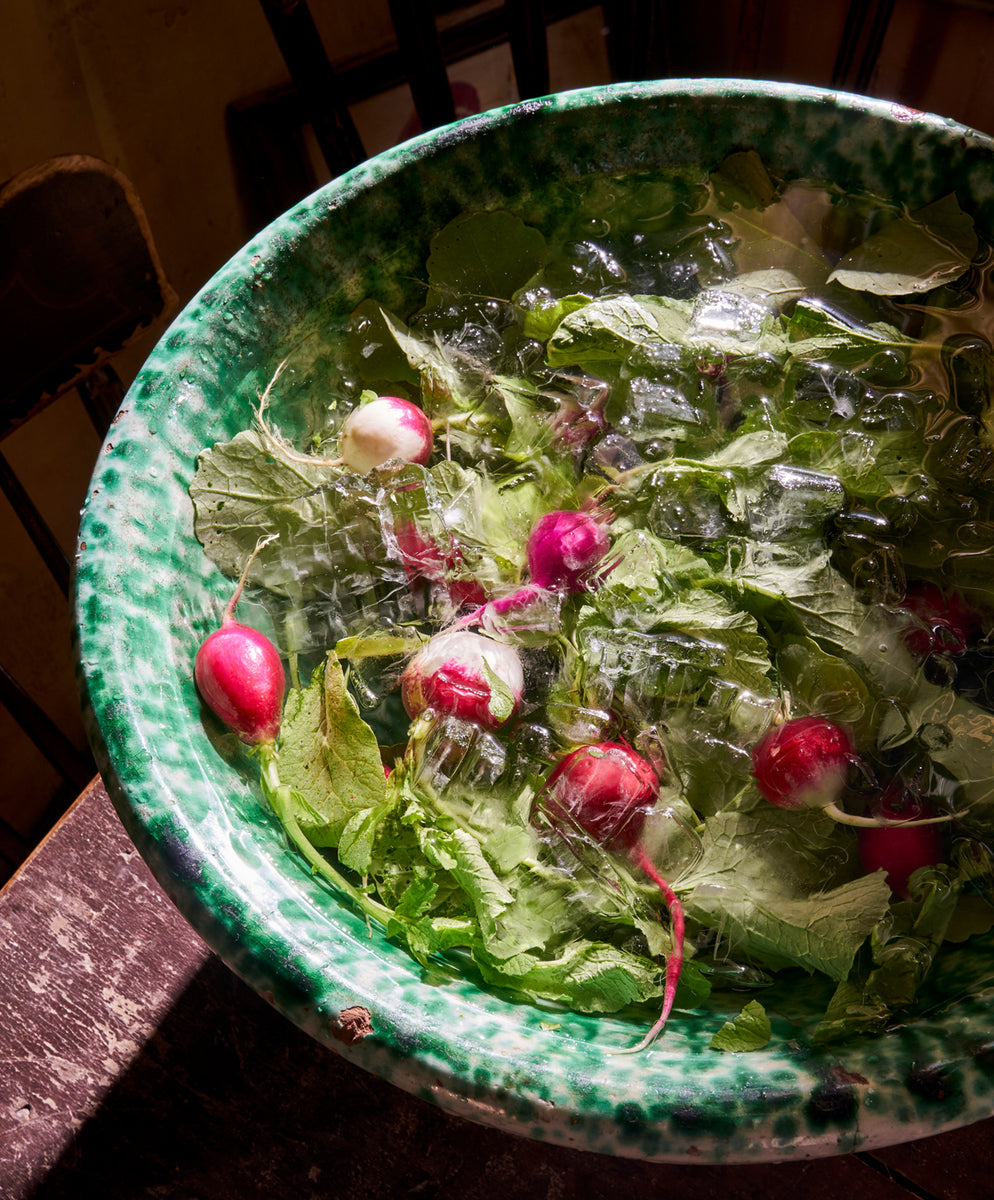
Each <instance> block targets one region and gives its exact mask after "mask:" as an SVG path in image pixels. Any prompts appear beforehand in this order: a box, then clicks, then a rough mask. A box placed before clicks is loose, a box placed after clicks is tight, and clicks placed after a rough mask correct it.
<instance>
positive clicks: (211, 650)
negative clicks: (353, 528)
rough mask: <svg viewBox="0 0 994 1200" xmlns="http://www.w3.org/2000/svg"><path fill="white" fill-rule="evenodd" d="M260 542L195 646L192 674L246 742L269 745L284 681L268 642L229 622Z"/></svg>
mask: <svg viewBox="0 0 994 1200" xmlns="http://www.w3.org/2000/svg"><path fill="white" fill-rule="evenodd" d="M270 541H272V538H267V539H265V540H263V541H261V542H260V543H259V544H258V545H257V546H256V548H255V550H254V551H253V553H252V555H251V557H250V558H249V560H248V562H247V563H246V564H245V567H244V570H243V571H242V574H241V578H240V579H239V580H238V584H237V586H236V587H235V591H234V594H233V595H232V597H231V599H230V600H229V601H228V603H227V605H226V606H225V609H224V612H223V614H222V616H221V624H220V626H219V627H218V628H217V629H215V630H214V632H213V633H212V634H210V635H209V636H208V637H207V638H205V639H204V641H203V642H202V643H201V644H200V647H199V649H198V650H197V654H196V658H195V659H194V663H193V678H194V680H195V682H196V684H197V688H198V689H199V691H200V694H201V696H203V698H204V701H205V703H206V704H207V706H208V708H210V710H211V711H212V712H213V713H214V714H215V715H216V716H218V717H220V718H221V720H222V721H223V722H224V723H225V725H227V726H228V728H229V729H230V730H232V731H233V732H234V733H237V734H238V736H239V737H240V738H241V739H242V741H243V742H247V743H248V744H249V745H250V746H259V745H273V744H274V743H275V742H276V738H277V736H278V735H279V731H280V717H281V715H282V710H283V692H284V689H285V687H286V679H285V676H284V674H283V660H282V659H281V658H280V654H279V651H278V650H277V649H276V647H275V646H274V645H273V643H272V642H271V641H270V640H269V638H267V637H266V635H265V634H263V633H260V632H259V631H258V630H257V629H252V628H251V627H250V626H248V625H242V624H241V623H240V622H238V621H236V620H235V605H237V603H238V601H239V598H240V597H241V594H242V591H243V589H244V587H245V580H246V579H247V578H248V573H249V568H250V567H251V566H252V563H253V561H254V559H255V556H256V555H257V554H258V553H259V551H260V550H261V549H262V548H263V546H265V545H268V543H269V542H270Z"/></svg>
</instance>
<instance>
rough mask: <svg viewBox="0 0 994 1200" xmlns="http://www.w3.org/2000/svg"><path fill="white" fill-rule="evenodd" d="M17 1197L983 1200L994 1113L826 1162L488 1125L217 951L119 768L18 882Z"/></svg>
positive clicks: (11, 984) (6, 932)
mask: <svg viewBox="0 0 994 1200" xmlns="http://www.w3.org/2000/svg"><path fill="white" fill-rule="evenodd" d="M0 961H2V971H0V1197H3V1200H28V1197H30V1198H31V1200H70V1198H71V1200H79V1198H85V1197H89V1196H99V1197H101V1200H136V1198H138V1197H150V1198H151V1197H155V1198H156V1200H191V1198H193V1197H208V1196H209V1197H210V1198H211V1200H229V1198H230V1200H236V1198H237V1200H253V1198H255V1197H265V1198H266V1200H291V1198H292V1200H305V1198H307V1200H309V1198H312V1197H313V1198H316V1197H336V1198H339V1200H367V1198H369V1200H379V1198H387V1197H407V1196H410V1197H420V1198H422V1200H425V1198H431V1197H436V1198H440V1197H459V1198H460V1200H493V1198H496V1197H499V1198H500V1200H536V1198H542V1197H548V1198H549V1200H558V1198H560V1197H569V1196H583V1197H589V1198H590V1200H608V1198H611V1200H614V1198H615V1197H616V1196H617V1195H618V1194H619V1192H621V1193H622V1194H624V1193H625V1192H627V1194H629V1195H634V1194H642V1195H646V1196H649V1195H661V1194H664V1193H665V1195H666V1196H667V1198H668V1200H709V1198H711V1197H713V1198H714V1200H719V1198H720V1200H781V1198H783V1200H793V1198H794V1197H795V1195H803V1196H804V1197H805V1198H806V1200H837V1198H838V1197H839V1196H843V1195H847V1194H851V1195H854V1196H859V1197H860V1198H861V1200H908V1197H910V1196H915V1197H918V1200H922V1198H923V1197H924V1198H925V1200H930V1198H936V1200H979V1198H980V1197H986V1196H987V1195H989V1194H990V1193H991V1180H990V1163H991V1159H992V1150H994V1121H990V1122H984V1123H982V1124H980V1125H975V1126H973V1127H971V1128H969V1129H964V1130H960V1131H958V1132H955V1133H951V1134H946V1135H943V1136H941V1137H937V1138H931V1139H928V1140H927V1141H923V1142H917V1143H912V1144H911V1145H909V1146H901V1147H895V1148H893V1149H891V1150H888V1151H881V1152H879V1153H876V1154H873V1155H850V1156H846V1157H839V1158H834V1159H827V1160H819V1161H814V1162H808V1163H786V1164H778V1165H769V1166H763V1165H758V1166H746V1167H705V1166H701V1167H695V1166H686V1167H684V1166H669V1165H653V1164H648V1163H642V1162H633V1161H628V1160H614V1159H608V1158H602V1157H599V1156H595V1155H590V1154H583V1153H577V1152H575V1151H570V1150H564V1149H560V1148H558V1147H555V1146H546V1145H542V1144H539V1143H532V1142H528V1141H524V1140H522V1139H519V1138H516V1137H513V1136H511V1135H508V1134H505V1133H502V1132H499V1131H497V1130H493V1129H486V1128H483V1127H479V1126H475V1125H470V1124H468V1123H465V1122H462V1121H460V1120H458V1119H457V1118H454V1117H451V1116H448V1115H447V1114H445V1113H443V1112H441V1111H439V1110H438V1109H435V1108H433V1107H431V1106H430V1105H428V1104H426V1103H424V1102H422V1101H420V1100H417V1099H414V1098H413V1097H411V1096H408V1095H406V1094H405V1093H403V1092H400V1091H398V1090H397V1089H396V1088H393V1087H391V1086H390V1085H388V1084H385V1083H383V1082H382V1081H381V1080H379V1079H376V1078H374V1077H372V1076H370V1075H367V1074H366V1073H365V1072H363V1071H360V1070H358V1069H357V1068H355V1067H354V1066H353V1065H352V1064H350V1063H348V1062H346V1061H345V1060H343V1059H340V1058H338V1057H337V1056H336V1055H334V1054H332V1053H331V1052H329V1051H326V1050H325V1049H323V1048H322V1047H320V1046H318V1045H317V1044H316V1043H314V1042H313V1041H311V1039H310V1038H308V1037H307V1036H306V1035H304V1034H302V1033H301V1032H300V1031H299V1030H297V1029H295V1028H294V1027H293V1026H291V1025H290V1024H289V1023H288V1022H287V1021H285V1020H284V1019H283V1018H282V1017H280V1016H279V1015H278V1014H277V1013H275V1012H274V1011H273V1010H272V1009H270V1008H269V1007H268V1005H266V1004H265V1003H264V1002H263V1001H262V1000H261V999H259V997H257V996H256V995H254V994H253V993H252V992H251V991H249V989H248V988H246V987H245V985H244V984H242V983H241V982H240V981H239V980H238V979H237V978H235V976H234V975H232V974H231V972H230V971H228V969H227V968H226V967H224V966H223V964H221V963H220V962H219V961H218V960H217V959H216V958H214V957H213V955H211V954H210V952H209V951H208V950H207V948H206V947H205V946H204V945H203V943H202V942H201V941H200V940H199V939H198V938H197V936H196V935H195V934H194V933H193V932H192V931H191V930H190V929H189V927H188V926H187V925H186V923H185V922H184V921H183V920H182V919H181V918H180V917H179V915H178V914H177V913H176V911H175V910H174V909H173V907H172V905H171V904H170V902H169V901H168V900H167V899H166V898H165V897H164V895H163V894H162V892H161V891H160V890H159V888H158V885H157V884H156V883H155V882H154V880H153V879H152V877H151V876H150V874H149V873H148V870H147V868H146V867H145V865H144V863H143V862H142V861H141V859H140V858H139V856H138V855H137V854H136V853H135V851H134V849H133V847H132V845H131V843H130V841H129V840H128V838H127V835H126V834H125V833H124V830H123V829H122V827H121V825H120V822H119V821H118V819H117V817H116V815H115V813H114V811H113V809H112V807H111V805H110V801H109V800H108V798H107V795H106V792H105V791H104V790H103V788H102V786H101V785H100V784H99V783H95V784H94V785H93V786H92V787H91V788H90V789H88V790H87V792H86V793H84V795H83V797H82V798H81V799H80V800H79V801H78V802H77V803H76V805H75V806H74V807H73V808H72V809H71V810H70V812H69V813H68V815H67V816H66V817H65V818H64V819H63V821H62V822H61V823H60V824H59V825H58V826H57V827H56V829H55V830H54V831H53V833H52V834H51V835H50V836H49V838H48V839H47V840H46V841H45V842H44V843H43V844H42V846H41V847H40V848H39V849H38V851H37V852H36V853H35V854H34V856H33V857H32V858H31V859H30V860H29V861H28V862H27V863H26V864H25V865H24V866H23V868H22V869H21V871H20V872H19V873H18V874H17V875H16V876H15V877H14V879H13V880H12V881H11V883H10V884H8V886H7V887H6V888H5V889H4V891H3V892H0Z"/></svg>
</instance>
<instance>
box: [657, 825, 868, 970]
mask: <svg viewBox="0 0 994 1200" xmlns="http://www.w3.org/2000/svg"><path fill="white" fill-rule="evenodd" d="M833 826H835V823H834V822H833V821H831V820H830V819H829V818H828V817H823V816H820V815H815V814H813V813H812V812H811V811H810V810H801V811H786V810H781V809H775V808H773V807H772V806H771V805H768V804H766V803H765V802H759V806H758V807H756V808H754V809H747V810H737V809H732V810H727V811H725V812H720V813H717V814H715V816H713V817H711V818H710V819H709V820H708V822H707V825H706V826H705V829H704V836H703V839H702V856H701V860H700V862H699V863H698V864H697V865H696V866H695V867H694V868H693V869H692V870H691V871H690V872H689V873H688V874H687V875H685V876H684V877H683V878H682V879H681V881H680V886H681V890H684V889H686V890H687V891H688V892H689V894H688V895H687V896H686V898H685V900H684V909H685V911H686V913H687V916H688V918H691V919H693V920H697V921H701V922H703V923H704V924H705V925H707V926H709V927H711V928H720V929H721V930H722V937H723V938H724V939H727V941H728V943H729V945H730V947H731V950H732V953H733V954H734V953H739V954H744V955H745V956H747V957H749V958H752V959H754V960H756V961H759V962H761V963H765V964H766V965H767V966H770V967H773V968H780V967H787V966H797V967H803V968H804V969H805V970H807V971H819V972H821V973H823V974H825V975H827V976H829V978H831V979H836V980H840V979H845V978H846V976H847V975H848V973H849V971H850V969H851V967H852V965H853V960H854V958H855V956H856V952H857V950H858V949H859V947H860V946H861V945H862V944H863V942H864V941H865V940H866V938H867V937H868V936H869V934H870V932H871V931H872V930H873V928H874V927H875V926H876V924H877V923H878V922H879V921H880V920H881V919H882V918H883V916H884V915H885V914H886V912H887V910H888V905H889V903H890V888H889V887H888V886H887V884H886V882H885V881H884V879H883V877H882V874H880V875H862V876H857V877H856V878H848V877H847V875H848V873H849V871H851V870H852V866H851V864H852V861H853V858H852V855H853V851H852V844H851V843H852V836H853V835H852V831H851V830H840V829H839V828H838V827H837V826H835V827H833Z"/></svg>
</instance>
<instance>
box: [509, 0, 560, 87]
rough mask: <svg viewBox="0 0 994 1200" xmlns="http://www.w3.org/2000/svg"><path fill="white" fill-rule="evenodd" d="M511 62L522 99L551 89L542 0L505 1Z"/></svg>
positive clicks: (547, 43) (547, 42)
mask: <svg viewBox="0 0 994 1200" xmlns="http://www.w3.org/2000/svg"><path fill="white" fill-rule="evenodd" d="M504 9H505V12H506V14H507V33H508V41H509V42H510V46H511V61H512V62H513V64H514V77H515V79H516V81H517V84H518V95H519V96H520V97H521V99H522V100H531V99H533V98H534V97H535V96H545V95H547V94H548V92H549V41H548V36H547V34H546V24H545V5H544V4H543V3H542V0H504Z"/></svg>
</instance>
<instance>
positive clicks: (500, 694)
mask: <svg viewBox="0 0 994 1200" xmlns="http://www.w3.org/2000/svg"><path fill="white" fill-rule="evenodd" d="M482 663H483V674H484V677H485V678H486V681H487V683H488V684H489V685H490V698H489V699H488V700H487V711H488V712H489V713H490V715H491V717H493V719H494V721H495V722H496V723H497V724H498V725H503V724H504V722H505V721H507V720H509V719H510V717H511V714H512V713H513V712H514V709H515V707H516V705H515V700H514V693H513V692H512V691H511V689H510V688H509V687H508V686H507V684H506V683H505V682H504V681H503V679H501V678H500V676H499V675H497V673H496V672H495V671H493V670H492V669H491V667H490V664H489V663H488V662H487V660H486V659H485V658H484V659H483V660H482Z"/></svg>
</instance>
